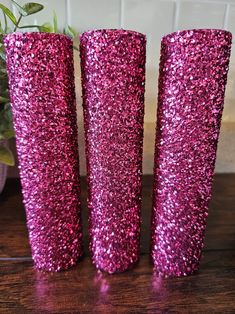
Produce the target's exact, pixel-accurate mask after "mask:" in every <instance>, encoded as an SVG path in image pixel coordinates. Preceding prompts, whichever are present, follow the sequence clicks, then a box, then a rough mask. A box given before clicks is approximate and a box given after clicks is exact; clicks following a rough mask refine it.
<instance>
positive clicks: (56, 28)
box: [53, 11, 58, 33]
mask: <svg viewBox="0 0 235 314" xmlns="http://www.w3.org/2000/svg"><path fill="white" fill-rule="evenodd" d="M53 28H54V33H58V22H57V15H56V13H55V11H54V12H53Z"/></svg>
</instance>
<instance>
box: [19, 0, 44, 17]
mask: <svg viewBox="0 0 235 314" xmlns="http://www.w3.org/2000/svg"><path fill="white" fill-rule="evenodd" d="M22 9H23V10H24V12H25V13H26V15H31V14H35V13H37V12H39V11H41V10H43V9H44V6H43V5H42V4H40V3H36V2H29V3H26V4H25V5H24V6H23V7H22Z"/></svg>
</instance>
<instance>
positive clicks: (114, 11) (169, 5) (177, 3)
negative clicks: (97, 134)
mask: <svg viewBox="0 0 235 314" xmlns="http://www.w3.org/2000/svg"><path fill="white" fill-rule="evenodd" d="M0 2H1V3H3V4H5V5H9V4H10V0H0ZM18 2H19V3H20V4H23V3H25V2H26V1H25V0H18ZM35 2H39V3H42V4H44V5H45V7H46V9H45V10H44V11H42V12H40V13H39V14H37V15H35V16H33V15H32V16H30V17H28V20H27V23H28V22H30V23H44V22H47V21H51V20H52V15H53V10H55V11H56V13H57V15H58V21H59V26H60V28H62V27H63V25H64V24H65V23H66V22H68V23H69V24H70V25H71V26H73V27H74V28H76V29H77V30H78V31H79V32H83V31H85V30H88V29H93V28H121V27H122V28H126V29H133V30H136V31H140V32H143V33H145V34H146V35H147V40H148V44H147V79H146V94H145V99H146V106H145V108H146V110H145V112H146V114H145V130H147V131H145V147H144V151H145V160H144V171H145V172H146V173H151V171H152V158H153V147H154V146H153V145H154V132H155V128H154V126H155V120H156V103H157V100H156V99H157V77H158V63H159V52H160V39H161V37H162V36H163V35H164V34H166V33H170V32H172V31H175V30H178V29H187V28H224V29H228V30H230V31H231V32H232V33H233V35H234V36H235V0H35ZM0 14H1V13H0ZM0 17H1V15H0ZM1 20H2V18H1ZM234 42H235V40H234ZM75 68H76V85H77V96H78V98H77V99H78V107H79V111H78V114H79V117H78V118H79V122H80V125H81V122H82V110H81V89H80V68H79V55H78V54H77V53H76V54H75ZM223 121H224V123H230V124H229V125H230V127H229V133H226V132H227V131H226V130H227V129H226V128H223V130H224V131H223V132H225V133H223V134H222V137H221V138H222V141H223V143H222V146H223V148H225V147H228V146H226V145H227V144H226V134H229V135H228V136H229V137H230V138H229V139H228V141H227V143H229V147H230V146H231V145H234V146H235V140H234V138H235V44H233V49H232V57H231V63H230V71H229V78H228V85H227V91H226V100H225V109H224V115H223ZM232 125H234V133H233V127H232ZM81 133H82V129H81V130H80V137H81V139H80V141H82V143H83V139H82V136H81ZM231 134H234V135H233V136H232V139H231ZM231 142H233V143H231ZM222 146H221V147H222ZM82 148H83V144H82ZM229 151H230V153H229ZM220 152H221V150H220ZM228 154H229V156H227V157H226V158H227V159H229V160H230V163H226V162H225V159H223V154H222V153H219V157H218V158H219V160H218V162H217V171H220V172H223V171H226V172H227V171H229V169H230V171H234V167H232V166H231V165H232V164H235V155H234V154H232V150H228ZM82 156H84V152H82ZM83 159H84V158H83V157H82V158H81V163H82V167H81V168H82V169H81V170H82V173H84V171H85V168H84V160H83ZM225 164H226V166H225Z"/></svg>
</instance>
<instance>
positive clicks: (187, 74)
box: [151, 29, 232, 277]
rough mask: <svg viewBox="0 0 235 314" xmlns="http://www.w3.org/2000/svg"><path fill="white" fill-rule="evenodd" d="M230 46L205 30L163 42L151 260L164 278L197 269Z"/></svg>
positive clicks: (227, 36) (223, 36) (224, 36)
mask: <svg viewBox="0 0 235 314" xmlns="http://www.w3.org/2000/svg"><path fill="white" fill-rule="evenodd" d="M231 39H232V36H231V33H229V32H226V31H223V30H210V29H200V30H186V31H179V32H175V33H173V34H170V35H167V36H165V37H163V39H162V46H161V59H160V77H159V96H158V112H157V119H158V123H157V130H156V134H157V136H156V147H155V169H154V192H153V214H152V237H151V257H152V260H153V263H154V266H155V269H156V272H157V273H159V274H162V275H164V276H173V277H174V276H176V277H177V276H186V275H190V274H192V273H194V272H195V271H197V270H198V269H199V263H200V258H201V252H202V248H203V242H204V233H205V227H206V218H207V215H208V204H209V200H210V198H211V188H212V180H213V174H214V166H215V159H216V148H217V142H218V137H219V130H220V121H221V116H222V111H223V103H224V92H225V86H226V81H227V72H228V66H229V57H230V49H231Z"/></svg>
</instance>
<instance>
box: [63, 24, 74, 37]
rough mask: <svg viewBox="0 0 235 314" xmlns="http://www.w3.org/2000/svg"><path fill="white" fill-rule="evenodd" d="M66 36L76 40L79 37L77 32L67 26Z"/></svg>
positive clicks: (65, 29)
mask: <svg viewBox="0 0 235 314" xmlns="http://www.w3.org/2000/svg"><path fill="white" fill-rule="evenodd" d="M64 34H65V35H67V36H68V37H70V38H72V39H73V38H75V37H76V36H77V32H76V31H75V30H74V29H73V28H72V27H71V26H69V25H66V26H65V28H64Z"/></svg>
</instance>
